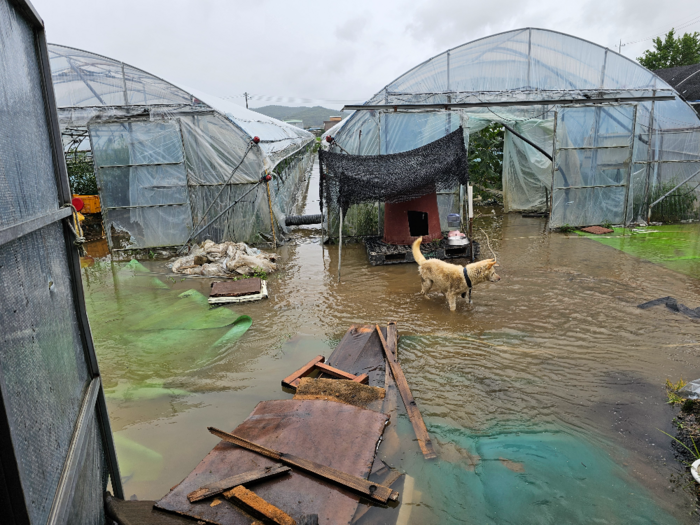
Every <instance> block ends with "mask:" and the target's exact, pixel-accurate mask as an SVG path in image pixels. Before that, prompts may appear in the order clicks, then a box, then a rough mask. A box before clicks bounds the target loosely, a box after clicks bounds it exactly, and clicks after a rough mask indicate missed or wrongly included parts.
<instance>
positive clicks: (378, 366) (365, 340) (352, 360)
mask: <svg viewBox="0 0 700 525" xmlns="http://www.w3.org/2000/svg"><path fill="white" fill-rule="evenodd" d="M382 333H383V334H385V335H386V328H382ZM326 364H328V365H331V366H333V367H335V368H339V369H341V370H344V371H346V372H350V373H351V374H354V375H356V376H359V375H361V374H367V375H368V376H369V385H370V386H379V387H383V386H384V372H385V370H386V368H385V363H384V351H383V350H382V344H381V342H380V341H379V336H378V335H377V331H376V328H375V326H374V325H359V324H354V325H352V326H351V327H350V329H349V330H348V331H347V332H346V333H345V335H344V336H343V339H341V341H340V343H339V344H338V346H337V347H336V349H335V350H333V353H332V354H331V355H330V357H329V358H328V359H327V360H326ZM319 377H326V376H325V375H323V374H321V375H320V376H319Z"/></svg>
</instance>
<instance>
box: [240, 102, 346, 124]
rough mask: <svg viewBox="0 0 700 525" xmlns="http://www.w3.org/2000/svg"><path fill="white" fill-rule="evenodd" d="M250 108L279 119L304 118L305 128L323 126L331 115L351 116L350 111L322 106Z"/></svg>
mask: <svg viewBox="0 0 700 525" xmlns="http://www.w3.org/2000/svg"><path fill="white" fill-rule="evenodd" d="M250 109H252V110H253V111H257V112H258V113H262V114H263V115H267V116H268V117H272V118H276V119H278V120H303V121H304V127H305V128H322V127H323V121H324V120H328V119H329V118H330V117H331V116H334V117H339V116H342V117H343V118H345V117H348V116H350V113H351V112H350V111H345V112H343V111H339V110H337V109H328V108H324V107H321V106H314V107H312V108H310V107H306V106H300V107H290V106H263V107H261V108H250Z"/></svg>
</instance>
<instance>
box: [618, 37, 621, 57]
mask: <svg viewBox="0 0 700 525" xmlns="http://www.w3.org/2000/svg"><path fill="white" fill-rule="evenodd" d="M617 52H618V53H620V54H622V39H620V47H618V48H617Z"/></svg>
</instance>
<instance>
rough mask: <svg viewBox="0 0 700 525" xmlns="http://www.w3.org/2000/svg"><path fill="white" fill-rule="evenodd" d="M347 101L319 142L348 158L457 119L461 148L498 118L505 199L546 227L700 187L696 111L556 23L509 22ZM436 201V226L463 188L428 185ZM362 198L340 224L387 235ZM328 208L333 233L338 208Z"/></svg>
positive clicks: (407, 144) (645, 208) (643, 215)
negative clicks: (544, 218)
mask: <svg viewBox="0 0 700 525" xmlns="http://www.w3.org/2000/svg"><path fill="white" fill-rule="evenodd" d="M345 109H348V110H354V111H355V113H354V114H353V115H351V116H350V117H349V118H347V119H346V120H344V121H342V122H341V124H339V125H337V126H336V127H335V128H334V129H333V130H331V134H332V137H333V138H334V142H332V143H331V145H330V148H329V151H331V152H336V153H339V154H347V155H353V156H389V155H393V154H396V153H399V152H408V151H412V150H416V149H417V148H420V147H422V146H424V145H426V144H430V143H433V142H434V141H436V140H438V139H440V138H441V137H445V136H447V135H449V134H450V133H452V132H454V131H455V130H456V129H457V128H458V127H460V126H461V127H462V129H463V130H464V137H465V140H466V141H467V148H468V141H469V135H470V134H472V133H474V132H477V131H479V130H481V129H483V128H484V127H486V126H487V125H489V124H491V123H493V122H497V123H502V124H505V125H507V126H508V128H509V129H508V128H507V129H506V132H505V141H504V149H503V174H502V175H503V192H504V196H503V199H504V206H505V209H506V211H523V212H525V211H548V212H549V213H550V227H559V226H563V225H565V224H568V225H570V226H586V225H591V224H601V223H603V222H611V223H613V224H623V223H632V222H640V221H644V220H647V218H648V216H649V210H650V209H651V208H652V207H653V206H654V205H655V204H657V203H658V202H660V201H662V200H663V199H664V198H666V197H667V195H673V191H677V192H684V193H687V192H696V193H697V192H700V187H698V185H697V182H698V181H697V180H694V179H697V178H698V175H700V119H699V118H698V115H697V114H696V112H695V111H694V110H693V109H692V108H691V107H690V106H689V105H688V104H687V103H686V102H685V101H684V100H683V98H682V97H681V96H680V95H679V94H678V93H677V92H676V91H675V90H674V89H673V88H672V87H671V86H670V85H669V84H668V83H666V82H664V80H662V79H661V78H660V77H658V76H657V75H655V74H654V73H652V72H651V71H648V70H647V69H645V68H644V67H642V66H641V65H639V64H638V63H636V62H634V61H633V60H630V59H628V58H627V57H624V56H622V55H620V54H618V53H616V52H615V51H613V50H611V49H606V48H604V47H602V46H599V45H597V44H594V43H591V42H588V41H585V40H582V39H580V38H576V37H573V36H569V35H565V34H562V33H558V32H555V31H548V30H543V29H534V28H525V29H517V30H513V31H508V32H505V33H501V34H497V35H493V36H489V37H486V38H482V39H479V40H476V41H473V42H470V43H467V44H464V45H461V46H459V47H455V48H453V49H449V50H447V51H445V52H443V53H441V54H439V55H437V56H435V57H433V58H431V59H429V60H427V61H426V62H424V63H422V64H419V65H418V66H416V67H415V68H413V69H411V70H410V71H408V72H407V73H405V74H403V75H401V76H400V77H399V78H397V79H396V80H394V81H393V82H391V83H390V84H388V85H387V86H386V87H384V88H383V89H382V90H380V91H379V92H378V93H377V94H376V95H375V96H374V97H372V98H371V99H370V100H368V101H367V102H366V103H365V104H363V105H361V106H346V108H345ZM329 176H330V177H333V176H338V174H331V175H329ZM669 192H670V193H669ZM698 197H700V193H698ZM698 201H699V202H700V198H699V199H698ZM437 202H438V210H439V214H440V220H441V223H442V224H441V225H442V229H443V230H445V229H447V224H446V219H447V215H448V214H449V213H455V212H456V213H461V214H463V213H464V210H463V206H464V190H463V188H461V187H460V186H459V185H455V186H454V187H452V188H449V189H442V190H440V191H437ZM657 205H658V204H657ZM362 206H365V207H366V206H367V205H366V204H360V205H355V209H353V206H351V207H350V208H349V209H348V210H347V212H346V214H345V216H346V218H347V220H346V221H345V224H346V226H345V229H346V230H347V231H348V233H349V234H352V235H356V236H369V235H377V234H378V233H384V234H385V233H386V232H384V231H383V230H382V229H383V228H386V220H385V221H384V224H382V217H381V215H382V208H381V206H379V207H378V209H377V208H376V207H375V210H374V213H375V214H377V215H378V216H379V217H378V220H377V221H366V220H363V219H364V218H365V216H366V214H365V213H360V211H361V210H360V208H361V207H362ZM328 207H329V212H328V214H327V215H328V220H329V234H330V235H331V237H334V236H335V235H336V233H335V232H336V231H337V229H336V228H335V227H334V225H335V221H336V219H335V218H336V217H337V216H338V211H339V208H338V205H337V203H336V202H333V201H329V202H328ZM385 213H386V211H385ZM695 213H696V215H697V210H695Z"/></svg>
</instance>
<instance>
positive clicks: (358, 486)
mask: <svg viewBox="0 0 700 525" xmlns="http://www.w3.org/2000/svg"><path fill="white" fill-rule="evenodd" d="M208 430H209V432H211V433H212V434H214V435H215V436H216V437H218V438H220V439H223V440H224V441H226V442H228V443H232V444H234V445H238V446H239V447H243V448H245V449H248V450H251V451H253V452H257V453H258V454H262V455H263V456H266V457H268V458H272V459H276V460H278V461H281V462H282V463H285V464H287V465H291V466H292V467H296V468H299V469H301V470H303V471H305V472H309V473H310V474H314V475H316V476H320V477H322V478H324V479H327V480H328V481H332V482H334V483H337V484H339V485H343V486H344V487H347V488H349V489H352V490H354V491H356V492H359V493H360V494H362V495H363V496H366V497H369V498H371V499H373V500H376V501H379V502H380V503H386V502H387V501H389V500H392V501H396V500H398V498H399V493H398V492H396V491H393V490H391V489H390V488H389V487H385V486H383V485H378V484H376V483H372V482H370V481H368V480H366V479H364V478H360V477H357V476H353V475H352V474H347V473H345V472H342V471H340V470H336V469H334V468H331V467H327V466H325V465H321V464H320V463H316V462H315V461H311V460H308V459H304V458H300V457H298V456H294V455H292V454H283V453H282V452H278V451H277V450H273V449H269V448H266V447H263V446H260V445H258V444H256V443H253V442H251V441H248V440H247V439H243V438H240V437H238V436H234V435H233V434H229V433H228V432H224V431H223V430H219V429H218V428H214V427H209V428H208Z"/></svg>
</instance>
